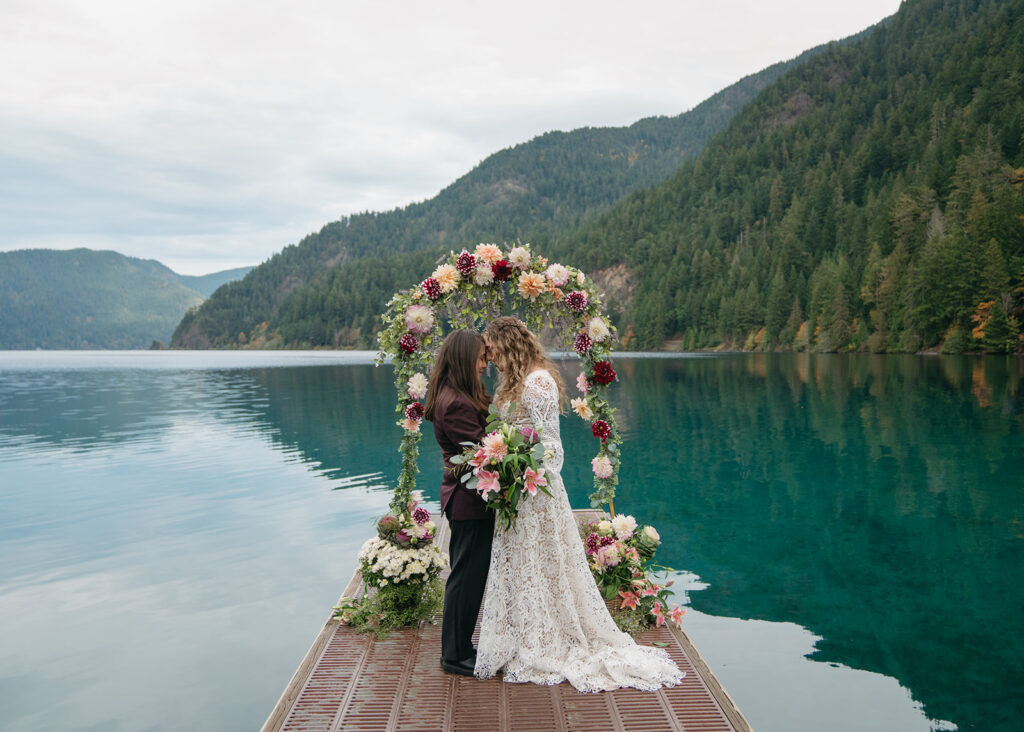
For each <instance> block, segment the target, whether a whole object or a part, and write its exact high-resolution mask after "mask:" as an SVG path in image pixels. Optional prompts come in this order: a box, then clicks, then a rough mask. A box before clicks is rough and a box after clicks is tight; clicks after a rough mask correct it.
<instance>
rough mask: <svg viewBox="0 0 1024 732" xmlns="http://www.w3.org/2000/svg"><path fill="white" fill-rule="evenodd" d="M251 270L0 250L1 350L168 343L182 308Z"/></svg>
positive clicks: (110, 255) (101, 254) (76, 252)
mask: <svg viewBox="0 0 1024 732" xmlns="http://www.w3.org/2000/svg"><path fill="white" fill-rule="evenodd" d="M249 269H251V267H247V268H242V269H238V270H228V271H226V272H216V273H213V274H209V275H203V276H199V277H195V276H188V275H179V274H177V273H176V272H174V271H173V270H171V269H170V268H168V267H166V266H165V265H163V264H161V263H160V262H158V261H156V260H153V259H138V258H136V257H128V256H125V255H123V254H119V253H117V252H112V251H95V250H91V249H84V248H83V249H71V250H52V249H23V250H17V251H12V252H0V349H36V348H42V349H64V348H66V349H86V348H97V349H106V348H127V349H132V348H148V347H149V346H150V345H151V344H152V343H153V342H154V341H159V342H162V343H169V342H170V337H171V333H172V332H173V330H174V326H175V325H176V324H177V323H178V321H179V320H180V319H181V317H182V315H183V314H184V313H185V311H186V310H188V308H190V307H194V306H196V305H198V304H199V303H200V302H202V300H203V297H204V296H205V295H208V294H210V293H211V292H212V291H213V290H214V289H216V287H218V286H220V285H221V284H223V283H224V282H227V281H229V280H231V279H234V278H235V277H236V276H242V275H244V274H245V273H246V272H247V271H248V270H249ZM190 285H191V286H190Z"/></svg>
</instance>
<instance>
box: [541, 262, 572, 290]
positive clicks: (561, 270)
mask: <svg viewBox="0 0 1024 732" xmlns="http://www.w3.org/2000/svg"><path fill="white" fill-rule="evenodd" d="M545 274H546V275H547V277H548V279H549V280H551V283H552V284H553V285H555V287H561V286H562V285H564V284H565V283H566V282H568V281H569V269H568V268H567V267H565V265H562V264H552V265H551V266H550V267H548V269H547V272H545Z"/></svg>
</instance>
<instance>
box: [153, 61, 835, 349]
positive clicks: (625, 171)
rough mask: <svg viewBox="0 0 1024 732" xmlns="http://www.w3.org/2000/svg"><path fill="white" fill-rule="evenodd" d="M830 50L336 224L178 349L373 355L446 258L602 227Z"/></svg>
mask: <svg viewBox="0 0 1024 732" xmlns="http://www.w3.org/2000/svg"><path fill="white" fill-rule="evenodd" d="M824 48H825V47H820V48H817V49H812V50H811V51H808V52H806V53H804V54H802V55H801V56H800V57H798V58H796V59H793V60H791V61H787V62H784V63H779V64H775V65H773V66H771V67H769V68H767V69H765V70H764V71H761V72H760V73H758V74H754V75H751V76H748V77H746V78H744V79H742V80H741V81H739V82H737V83H736V84H733V85H732V86H730V87H728V88H727V89H725V90H723V91H721V92H719V93H718V94H715V95H714V96H712V97H711V98H709V99H708V100H706V101H705V102H703V103H701V104H700V105H698V106H697V107H695V108H694V109H692V110H691V111H689V112H686V113H684V114H681V115H677V116H675V117H652V118H648V119H643V120H640V121H639V122H636V123H635V124H633V125H631V126H629V127H615V128H591V127H587V128H583V129H578V130H574V131H572V132H549V133H547V134H544V135H541V136H539V137H537V138H534V139H533V140H531V141H529V142H526V143H522V144H520V145H516V146H515V147H511V148H508V149H505V150H502V151H500V152H498V153H495V154H494V155H491V156H490V157H488V158H487V159H485V160H484V161H483V162H481V163H480V164H479V165H478V166H477V167H475V168H474V169H473V170H472V171H470V172H469V173H467V174H466V175H464V176H463V177H461V178H459V179H458V180H457V181H455V182H454V183H452V184H451V185H449V186H448V187H447V188H445V189H444V190H442V191H441V192H440V193H439V194H438V195H437V196H435V197H434V198H432V199H430V200H428V201H424V202H421V203H415V204H411V205H409V206H406V207H404V208H400V209H395V210H392V211H388V212H386V213H362V214H357V215H354V216H349V217H346V218H343V219H341V220H340V221H335V222H333V223H330V224H327V225H326V226H324V227H323V228H322V229H321V230H320V231H319V232H317V233H315V234H310V235H309V236H307V237H306V238H304V239H303V240H302V241H301V242H299V244H297V245H291V246H288V247H286V248H285V249H284V250H283V251H282V252H280V253H279V254H277V255H275V256H274V257H272V258H271V259H270V260H268V261H267V262H265V263H263V264H262V265H260V266H259V267H257V268H256V269H255V270H253V271H252V272H250V273H249V274H248V275H247V276H246V277H245V278H244V279H243V280H241V281H240V282H236V283H233V284H231V285H229V286H228V287H226V288H224V289H222V290H221V291H219V292H217V293H216V294H214V295H213V296H212V297H210V299H209V300H208V301H207V302H205V303H204V304H203V305H202V306H201V307H200V308H198V309H197V310H195V311H191V312H190V313H189V314H188V315H187V316H186V317H185V318H184V319H183V320H182V322H181V324H180V325H179V326H178V328H177V329H176V331H175V335H174V341H173V342H174V345H175V346H180V347H186V348H205V347H210V346H213V347H218V346H231V345H235V344H241V343H246V342H249V341H252V342H254V343H256V344H259V345H262V346H264V347H273V346H281V345H306V346H310V345H313V346H318V345H334V346H352V345H362V346H364V347H372V345H373V337H372V332H373V329H374V328H375V327H376V322H377V321H376V319H377V315H378V314H379V313H380V312H381V311H382V310H383V308H384V305H385V303H386V302H387V300H388V298H389V297H390V296H391V294H393V292H394V291H395V289H397V288H398V287H404V286H408V282H409V280H410V279H417V277H419V276H421V275H422V273H423V272H424V270H428V271H429V269H432V262H433V261H434V260H435V259H436V258H437V257H438V256H439V255H440V254H441V253H442V252H446V251H448V250H449V249H456V250H457V249H459V248H462V247H463V246H475V244H476V243H477V242H480V241H503V240H510V239H516V238H520V239H522V240H524V241H528V240H534V241H539V240H548V239H550V238H551V237H552V236H553V235H554V234H555V232H557V231H561V230H564V229H567V228H574V227H577V226H579V225H581V224H583V223H584V222H587V221H590V220H592V219H593V218H594V217H595V216H596V215H598V214H599V213H601V212H603V211H607V210H608V209H609V208H610V207H611V206H612V205H613V204H614V203H615V202H616V201H618V200H620V199H621V198H622V197H623V196H625V195H626V194H628V193H629V192H630V191H633V190H636V189H637V188H640V187H642V186H648V185H653V184H655V183H658V182H660V181H663V180H665V179H666V178H668V177H669V176H671V175H672V174H673V173H674V172H675V171H676V170H677V169H678V167H679V165H680V164H681V163H682V162H683V161H684V160H686V159H688V158H692V157H693V156H694V155H696V154H697V153H699V152H700V151H701V150H702V149H703V147H704V144H705V142H706V141H707V139H708V138H709V137H710V136H712V135H713V134H714V133H716V132H717V131H719V130H721V129H722V128H723V127H725V125H726V124H728V122H729V120H730V119H731V118H732V117H733V115H735V114H736V112H737V111H739V110H740V109H741V108H742V107H743V106H744V105H745V104H747V103H748V102H749V101H750V100H751V99H753V98H754V97H755V96H756V95H757V94H758V93H759V92H760V91H761V90H762V89H764V88H765V87H767V86H768V85H769V84H771V83H772V82H774V81H775V80H776V79H778V78H779V77H781V76H782V75H783V74H784V73H785V72H786V71H787V70H788V69H790V68H792V67H795V66H798V65H800V64H801V63H804V62H805V61H806V60H807V59H808V58H811V57H812V56H814V55H815V54H816V53H819V52H821V51H822V50H823V49H824Z"/></svg>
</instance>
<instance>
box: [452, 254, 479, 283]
mask: <svg viewBox="0 0 1024 732" xmlns="http://www.w3.org/2000/svg"><path fill="white" fill-rule="evenodd" d="M455 269H457V270H459V274H460V275H462V276H463V277H470V276H472V275H473V274H474V273H475V272H476V257H474V256H473V255H472V254H470V253H469V252H467V251H466V250H465V249H463V250H462V254H460V255H459V258H458V259H457V260H455Z"/></svg>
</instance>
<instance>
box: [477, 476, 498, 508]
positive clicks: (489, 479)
mask: <svg viewBox="0 0 1024 732" xmlns="http://www.w3.org/2000/svg"><path fill="white" fill-rule="evenodd" d="M476 477H477V478H478V480H477V484H476V490H477V492H478V493H479V494H480V497H481V498H483V499H484V500H485V501H486V500H487V494H488V493H490V492H492V491H493V492H494V493H500V492H501V484H500V483H499V482H498V474H497V473H496V472H493V471H490V470H478V471H477V473H476Z"/></svg>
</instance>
